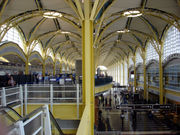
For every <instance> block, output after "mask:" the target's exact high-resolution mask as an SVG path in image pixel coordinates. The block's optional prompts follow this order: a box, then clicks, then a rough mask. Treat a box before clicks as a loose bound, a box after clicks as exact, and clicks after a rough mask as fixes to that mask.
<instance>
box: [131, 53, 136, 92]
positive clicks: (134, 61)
mask: <svg viewBox="0 0 180 135" xmlns="http://www.w3.org/2000/svg"><path fill="white" fill-rule="evenodd" d="M132 59H133V63H134V92H135V93H136V88H137V82H136V55H134V56H133V58H132Z"/></svg>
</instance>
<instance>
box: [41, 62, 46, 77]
mask: <svg viewBox="0 0 180 135" xmlns="http://www.w3.org/2000/svg"><path fill="white" fill-rule="evenodd" d="M45 73H46V64H45V61H44V62H43V63H42V76H43V77H45Z"/></svg>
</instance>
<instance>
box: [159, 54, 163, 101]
mask: <svg viewBox="0 0 180 135" xmlns="http://www.w3.org/2000/svg"><path fill="white" fill-rule="evenodd" d="M163 97H164V88H163V67H162V55H161V53H159V103H160V104H164V101H163Z"/></svg>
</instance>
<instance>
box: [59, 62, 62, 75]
mask: <svg viewBox="0 0 180 135" xmlns="http://www.w3.org/2000/svg"><path fill="white" fill-rule="evenodd" d="M59 73H60V74H62V63H60V69H59Z"/></svg>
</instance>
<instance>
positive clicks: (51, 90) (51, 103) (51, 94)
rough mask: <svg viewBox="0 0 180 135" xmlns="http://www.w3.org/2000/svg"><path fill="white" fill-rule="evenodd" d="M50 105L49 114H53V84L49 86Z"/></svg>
mask: <svg viewBox="0 0 180 135" xmlns="http://www.w3.org/2000/svg"><path fill="white" fill-rule="evenodd" d="M50 105H51V112H53V84H50Z"/></svg>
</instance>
